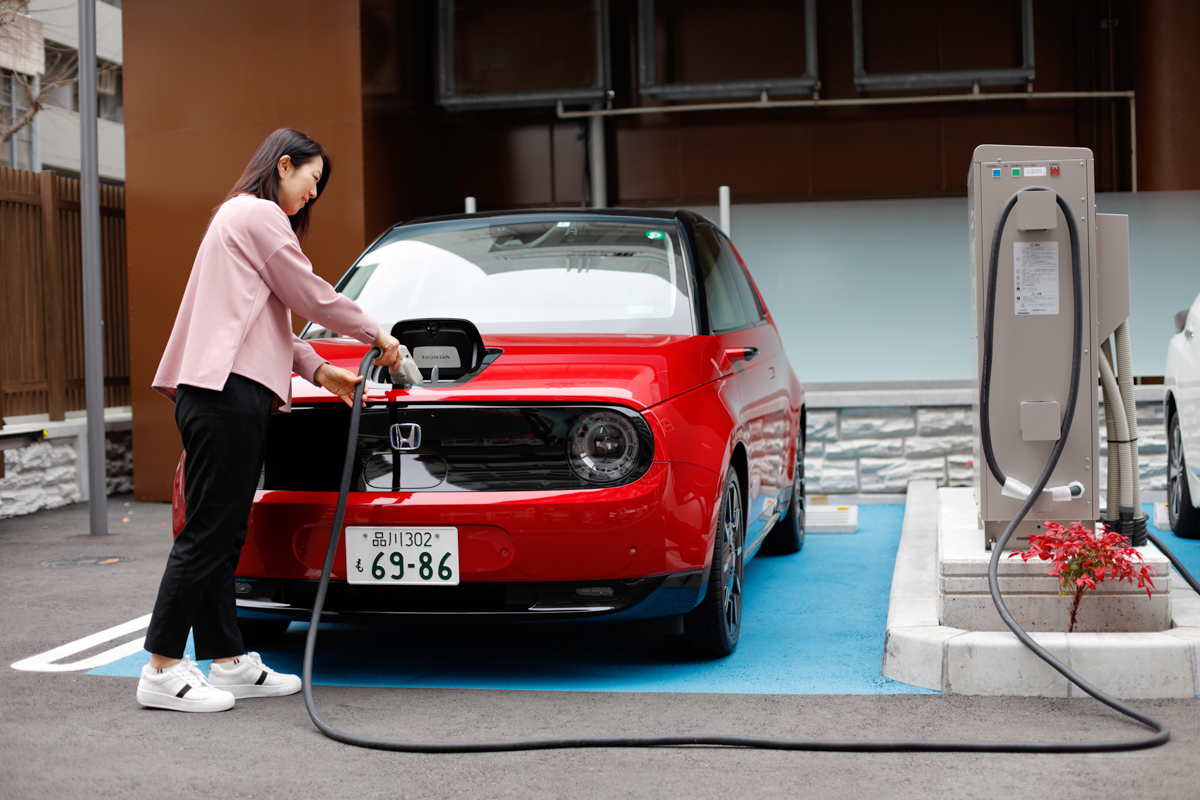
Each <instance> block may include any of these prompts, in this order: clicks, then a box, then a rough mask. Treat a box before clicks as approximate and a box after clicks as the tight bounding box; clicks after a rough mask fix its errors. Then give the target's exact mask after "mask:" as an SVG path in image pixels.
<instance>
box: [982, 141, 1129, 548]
mask: <svg viewBox="0 0 1200 800" xmlns="http://www.w3.org/2000/svg"><path fill="white" fill-rule="evenodd" d="M967 187H968V189H967V194H968V228H969V232H970V246H971V270H972V287H973V294H972V301H973V308H974V311H975V316H974V320H975V339H976V352H977V354H978V359H979V360H978V364H979V370H977V372H976V385H975V388H976V392H975V405H974V412H975V413H974V486H975V498H976V501H977V503H978V507H979V515H980V524H981V526H982V527H983V530H984V537H985V542H986V545H987V547H988V549H991V547H992V546H993V545H994V544H995V542H996V541H997V540H998V539H999V537H1000V534H1001V532H1002V531H1003V530H1004V529H1005V528H1006V527H1007V525H1008V524H1009V521H1010V520H1012V519H1013V517H1014V516H1016V514H1017V511H1018V509H1019V508H1020V506H1021V505H1022V502H1023V500H1024V499H1025V498H1026V497H1028V495H1029V491H1030V489H1029V486H1030V485H1032V484H1033V483H1034V479H1035V478H1037V476H1038V474H1039V473H1040V472H1041V471H1042V468H1043V467H1044V465H1045V464H1047V463H1048V462H1049V459H1050V455H1051V452H1052V451H1053V449H1054V447H1055V445H1056V443H1057V442H1058V441H1059V439H1060V434H1061V432H1062V431H1063V430H1064V429H1066V430H1069V433H1068V435H1067V437H1068V438H1067V441H1066V442H1065V443H1064V446H1063V447H1062V450H1061V456H1060V458H1059V460H1058V463H1057V465H1056V467H1055V469H1054V472H1053V473H1052V475H1051V477H1050V481H1049V483H1048V485H1047V488H1046V490H1045V491H1044V492H1043V493H1042V496H1041V497H1040V498H1038V499H1037V500H1036V502H1035V503H1034V504H1033V506H1032V507H1031V508H1030V513H1029V515H1028V517H1027V518H1026V519H1025V520H1024V521H1022V522H1021V523H1020V525H1019V527H1018V528H1017V529H1016V530H1015V531H1014V534H1013V536H1012V537H1011V538H1010V540H1009V544H1010V546H1013V547H1024V546H1025V545H1026V544H1027V543H1028V541H1029V537H1030V536H1031V535H1035V534H1036V533H1038V531H1039V529H1041V527H1042V526H1043V525H1044V523H1046V522H1049V521H1053V522H1058V523H1060V524H1067V523H1068V522H1070V521H1072V520H1080V521H1095V520H1097V519H1099V517H1100V508H1101V503H1100V494H1099V491H1098V489H1099V458H1100V432H1099V398H1098V390H1097V383H1096V378H1095V376H1096V374H1097V372H1098V371H1100V370H1101V366H1100V361H1101V359H1102V357H1101V355H1100V352H1101V351H1100V343H1101V342H1104V341H1106V340H1107V339H1108V337H1109V336H1111V335H1112V334H1113V333H1114V332H1115V331H1116V330H1117V328H1118V327H1119V326H1121V324H1122V323H1123V322H1124V321H1125V320H1126V318H1127V317H1128V316H1129V221H1128V217H1127V216H1125V215H1120V214H1098V213H1096V203H1095V179H1094V160H1093V158H1092V152H1091V151H1090V150H1088V149H1087V148H1082V147H1028V146H1014V145H981V146H979V147H977V148H976V149H975V153H974V156H973V158H972V163H971V169H970V173H969V175H968V177H967ZM1072 223H1074V224H1072ZM1072 229H1074V233H1075V236H1072ZM997 237H998V238H999V241H997ZM1073 238H1074V239H1075V240H1076V242H1075V243H1073V242H1072V239H1073ZM1076 249H1077V252H1075V250H1076ZM1076 257H1077V258H1078V264H1076V263H1074V261H1075V259H1076ZM992 261H995V265H994V267H993V266H991V262H992ZM991 269H994V270H995V274H994V275H993V274H992V273H991V272H990V270H991ZM1075 270H1078V271H1079V276H1078V279H1079V284H1078V292H1079V297H1078V299H1077V300H1076V298H1075V296H1074V295H1075V291H1076V289H1075V283H1074V281H1075V275H1074V272H1075ZM989 281H990V283H989ZM989 290H990V292H989ZM989 293H990V294H991V296H990V297H989ZM1075 308H1077V309H1078V311H1077V313H1078V319H1076V312H1075V311H1074V310H1073V309H1075ZM989 312H990V313H989ZM989 327H990V329H989ZM989 336H990V337H991V341H990V342H989V341H988V338H989ZM1077 340H1078V346H1079V348H1080V349H1079V351H1078V356H1079V358H1080V364H1079V368H1078V370H1077V373H1078V377H1077V379H1076V380H1077V383H1076V385H1075V390H1076V392H1077V398H1076V403H1075V406H1074V409H1073V414H1072V419H1071V420H1070V424H1069V425H1066V426H1064V422H1065V421H1066V420H1065V419H1064V416H1065V415H1067V414H1068V411H1069V403H1068V400H1069V396H1070V394H1071V389H1072V385H1071V383H1072V381H1071V374H1072V370H1071V369H1070V367H1071V365H1072V359H1073V358H1075V357H1076V353H1075V352H1073V349H1074V347H1075V342H1076V341H1077ZM1110 416H1111V415H1110ZM989 428H990V431H989ZM989 432H990V440H991V448H992V452H991V453H990V454H989V453H988V452H987V448H986V446H985V439H986V438H987V437H988V434H989ZM1110 438H1113V437H1110ZM1135 464H1136V462H1135ZM997 465H1003V472H1001V471H1000V469H998V468H997ZM1135 468H1136V467H1135ZM1001 476H1003V478H1004V479H1001Z"/></svg>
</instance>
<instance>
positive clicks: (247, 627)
mask: <svg viewBox="0 0 1200 800" xmlns="http://www.w3.org/2000/svg"><path fill="white" fill-rule="evenodd" d="M289 625H291V621H290V620H286V619H238V628H239V629H240V630H241V632H242V644H243V645H245V647H246V650H247V651H250V650H256V649H258V648H260V647H269V646H270V645H273V644H275V643H276V642H278V641H279V640H280V639H282V638H283V635H284V634H285V633H287V629H288V626H289Z"/></svg>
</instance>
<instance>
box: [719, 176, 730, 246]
mask: <svg viewBox="0 0 1200 800" xmlns="http://www.w3.org/2000/svg"><path fill="white" fill-rule="evenodd" d="M717 203H718V204H719V205H720V207H721V230H723V231H725V235H726V236H729V237H732V236H733V231H732V230H731V229H730V225H729V187H728V186H722V187H721V188H719V189H717Z"/></svg>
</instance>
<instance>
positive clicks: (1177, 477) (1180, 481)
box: [1167, 414, 1200, 539]
mask: <svg viewBox="0 0 1200 800" xmlns="http://www.w3.org/2000/svg"><path fill="white" fill-rule="evenodd" d="M1167 516H1168V518H1169V519H1170V520H1171V530H1172V531H1174V532H1175V535H1176V536H1178V537H1179V538H1181V539H1200V511H1198V510H1197V509H1196V507H1195V506H1194V505H1192V492H1191V489H1190V488H1189V487H1188V478H1187V466H1186V465H1185V464H1184V461H1183V432H1182V431H1181V430H1180V428H1179V415H1178V414H1172V415H1171V420H1170V422H1168V423H1167Z"/></svg>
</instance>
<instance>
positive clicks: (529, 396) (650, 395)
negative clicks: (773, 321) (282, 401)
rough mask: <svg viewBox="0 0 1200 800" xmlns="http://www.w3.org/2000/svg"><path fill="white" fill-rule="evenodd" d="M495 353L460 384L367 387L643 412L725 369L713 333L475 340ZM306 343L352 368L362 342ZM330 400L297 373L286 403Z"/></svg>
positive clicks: (456, 398) (392, 393)
mask: <svg viewBox="0 0 1200 800" xmlns="http://www.w3.org/2000/svg"><path fill="white" fill-rule="evenodd" d="M483 339H484V344H485V345H486V346H487V347H488V348H495V349H499V350H501V351H503V352H502V353H501V354H500V355H499V357H497V358H496V360H495V361H493V362H492V363H491V364H489V365H488V366H487V367H486V368H484V370H483V371H482V372H480V373H479V374H478V375H476V376H475V377H474V378H473V379H471V380H470V381H469V382H467V383H465V384H463V385H461V386H447V387H445V388H440V389H428V388H423V387H419V386H417V387H413V388H411V389H395V388H393V387H390V386H389V387H387V389H383V388H380V387H378V386H374V387H372V388H370V389H369V390H368V398H369V399H373V400H384V399H388V400H400V399H403V400H405V401H408V402H414V403H429V402H441V403H455V402H458V403H481V402H530V401H536V402H547V401H553V402H562V401H566V402H608V403H619V404H621V405H625V406H629V407H631V408H636V409H639V410H640V409H644V408H648V407H650V406H653V405H656V404H658V403H661V402H663V401H664V400H667V399H670V398H671V397H675V396H676V395H679V394H682V393H684V392H686V391H689V390H691V389H694V388H696V387H697V386H701V385H703V384H705V383H708V382H710V381H714V380H716V379H717V378H719V377H721V376H722V375H726V374H729V373H730V372H732V371H733V364H732V362H730V360H729V359H728V358H727V357H726V355H725V351H724V350H723V349H722V348H721V346H720V344H719V342H718V341H717V339H716V337H713V336H666V335H634V334H626V335H577V336H516V335H496V336H488V335H485V336H484V337H483ZM312 345H313V346H314V348H316V350H317V352H318V353H319V354H320V355H321V356H322V357H323V358H325V359H327V360H328V361H329V362H330V363H331V364H333V365H335V366H339V367H344V368H346V369H349V370H352V371H355V372H357V371H358V365H359V362H360V361H361V360H362V357H363V355H364V354H365V353H366V351H367V348H366V346H364V345H362V344H360V343H358V342H352V341H349V340H336V339H335V340H317V341H313V342H312ZM335 399H336V398H334V396H333V395H332V394H330V393H329V392H327V391H326V390H325V389H322V388H320V387H315V386H313V385H312V384H311V383H309V382H308V381H305V380H303V379H301V378H299V377H296V376H293V378H292V402H293V403H302V404H306V403H312V402H330V401H334V400H335Z"/></svg>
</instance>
